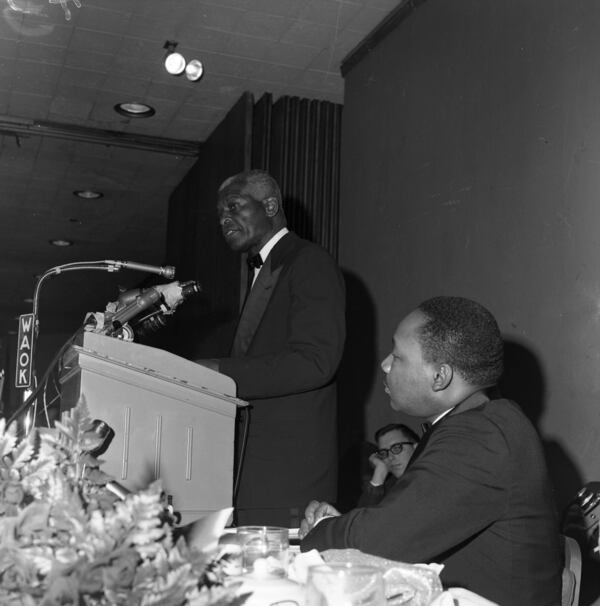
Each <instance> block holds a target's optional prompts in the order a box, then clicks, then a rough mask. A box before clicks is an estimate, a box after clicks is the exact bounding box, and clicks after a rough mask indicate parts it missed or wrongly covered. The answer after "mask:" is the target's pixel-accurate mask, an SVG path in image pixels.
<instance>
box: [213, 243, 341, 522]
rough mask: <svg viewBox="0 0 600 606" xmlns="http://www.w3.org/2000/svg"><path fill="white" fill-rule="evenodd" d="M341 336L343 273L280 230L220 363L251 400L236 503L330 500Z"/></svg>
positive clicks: (294, 506)
mask: <svg viewBox="0 0 600 606" xmlns="http://www.w3.org/2000/svg"><path fill="white" fill-rule="evenodd" d="M344 339H345V293H344V283H343V278H342V275H341V273H340V271H339V269H338V267H337V265H336V263H335V261H334V260H333V258H332V257H331V256H330V255H329V254H328V253H327V252H326V251H325V250H324V249H323V248H321V247H320V246H318V245H316V244H314V243H311V242H309V241H307V240H303V239H301V238H299V237H298V236H297V235H296V234H294V233H292V232H289V233H287V234H286V235H285V236H284V237H283V238H282V239H281V240H279V242H277V244H276V245H275V246H274V247H273V249H272V251H271V253H270V254H269V256H268V257H267V259H266V260H265V263H264V264H263V266H262V268H261V270H260V272H259V274H258V277H257V278H256V281H255V282H254V285H253V286H252V290H251V291H250V294H249V296H248V298H247V299H246V302H245V305H244V307H243V309H242V312H241V316H240V320H239V325H238V328H237V332H236V335H235V338H234V343H233V347H232V354H231V357H229V358H225V359H221V360H220V371H221V372H222V373H224V374H226V375H228V376H230V377H232V378H233V379H234V380H235V382H236V384H237V388H238V396H239V397H240V398H243V399H245V400H248V401H249V402H250V405H251V406H250V426H249V434H248V440H247V446H246V451H245V456H244V460H243V463H242V472H241V481H240V487H239V492H238V497H237V501H236V509H237V510H238V511H242V510H256V511H258V510H268V509H286V510H288V511H289V510H296V514H295V515H296V516H298V515H300V516H301V515H302V513H303V511H304V508H305V506H306V504H307V503H308V501H309V500H310V499H313V498H324V499H331V500H335V498H336V492H337V465H336V460H337V440H336V387H335V377H336V372H337V369H338V365H339V362H340V359H341V356H342V351H343V347H344ZM319 495H321V496H319ZM261 515H262V514H261ZM267 518H268V515H267ZM273 521H274V520H269V519H263V518H261V517H260V515H259V516H258V517H255V518H253V517H252V516H251V517H247V516H246V517H244V522H245V523H261V524H265V523H273ZM279 523H280V524H281V523H283V522H281V521H280V522H279ZM288 523H291V522H288ZM296 523H297V519H296Z"/></svg>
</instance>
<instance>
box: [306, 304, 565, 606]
mask: <svg viewBox="0 0 600 606" xmlns="http://www.w3.org/2000/svg"><path fill="white" fill-rule="evenodd" d="M381 367H382V369H383V372H384V373H385V379H384V384H385V390H386V393H388V394H389V396H390V400H391V406H392V408H394V409H395V410H399V411H402V412H404V413H407V414H409V415H412V416H416V417H421V418H425V419H427V420H428V421H429V422H430V423H431V429H429V431H428V432H427V433H426V434H425V435H424V436H423V437H422V438H421V441H420V443H419V445H418V446H417V448H416V449H415V452H414V454H413V456H412V458H411V460H410V462H409V463H408V468H407V470H406V472H405V473H404V474H403V475H402V476H401V477H400V478H398V480H397V481H396V483H395V485H394V487H393V488H392V489H391V491H390V492H389V493H388V494H386V496H385V497H384V498H383V500H382V501H381V502H380V503H379V504H378V505H377V506H374V507H365V508H357V509H354V510H352V511H350V512H349V513H347V514H345V515H340V513H339V512H338V511H336V510H335V509H334V508H333V507H331V506H330V505H329V504H327V503H322V502H317V501H313V502H311V503H310V505H309V507H308V508H307V510H306V513H305V519H304V520H303V522H302V525H301V536H302V537H303V540H302V544H301V548H302V550H308V549H311V548H316V549H320V550H323V549H328V548H357V549H360V550H362V551H364V552H366V553H370V554H374V555H378V556H382V557H386V558H391V559H394V560H401V561H405V562H412V563H418V562H438V563H441V564H444V569H443V571H442V573H441V578H442V581H443V582H444V584H445V585H447V586H461V587H465V588H467V589H469V590H471V591H474V592H475V593H477V594H480V595H482V596H483V597H485V598H487V599H489V600H492V601H494V602H496V603H498V604H501V605H502V606H527V605H531V606H533V605H535V606H557V605H558V604H560V601H561V572H562V561H561V560H562V558H561V550H560V547H559V531H558V526H557V519H556V514H555V508H554V504H553V496H552V490H551V488H550V484H549V480H548V475H547V471H546V465H545V462H544V455H543V451H542V446H541V443H540V440H539V437H538V435H537V433H536V431H535V429H534V428H533V426H532V425H531V424H530V422H529V421H528V419H527V418H526V417H525V416H524V414H523V413H522V412H521V410H520V409H519V408H518V406H517V405H516V404H515V403H514V402H511V401H509V400H504V399H500V398H495V397H494V396H493V395H492V393H493V392H495V390H494V389H492V388H494V386H495V385H496V382H497V381H498V379H499V377H500V375H501V373H502V367H503V343H502V338H501V335H500V330H499V328H498V325H497V323H496V321H495V319H494V318H493V316H492V315H491V313H490V312H489V311H488V310H487V309H485V308H484V307H482V306H481V305H479V304H478V303H475V302H474V301H470V300H468V299H463V298H459V297H436V298H434V299H429V300H428V301H425V302H424V303H422V304H421V305H420V306H419V307H418V308H417V309H416V310H415V311H413V312H412V313H410V314H409V315H408V316H407V317H406V318H404V319H403V320H402V321H401V322H400V324H399V325H398V328H397V329H396V332H395V334H394V339H393V350H392V352H391V353H390V355H389V356H388V357H387V358H385V360H384V361H383V362H382V364H381Z"/></svg>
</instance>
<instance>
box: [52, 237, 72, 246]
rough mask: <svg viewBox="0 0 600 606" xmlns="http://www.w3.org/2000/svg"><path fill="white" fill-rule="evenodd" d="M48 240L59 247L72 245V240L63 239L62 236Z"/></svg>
mask: <svg viewBox="0 0 600 606" xmlns="http://www.w3.org/2000/svg"><path fill="white" fill-rule="evenodd" d="M48 242H50V244H52V246H60V247H65V246H73V242H72V241H71V240H64V239H62V238H57V239H56V240H48Z"/></svg>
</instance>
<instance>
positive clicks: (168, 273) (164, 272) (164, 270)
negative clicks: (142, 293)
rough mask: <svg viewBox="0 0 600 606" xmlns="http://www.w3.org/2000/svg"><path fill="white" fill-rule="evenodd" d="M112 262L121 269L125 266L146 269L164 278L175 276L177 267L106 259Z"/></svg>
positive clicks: (138, 269) (137, 269) (136, 269)
mask: <svg viewBox="0 0 600 606" xmlns="http://www.w3.org/2000/svg"><path fill="white" fill-rule="evenodd" d="M106 263H111V264H112V265H115V266H116V267H118V268H119V269H121V268H122V267H124V268H125V269H133V270H135V271H145V272H147V273H150V274H158V275H159V276H163V277H164V278H169V279H171V278H174V277H175V267H173V265H165V266H164V267H158V266H157V265H146V264H145V263H136V262H135V261H106Z"/></svg>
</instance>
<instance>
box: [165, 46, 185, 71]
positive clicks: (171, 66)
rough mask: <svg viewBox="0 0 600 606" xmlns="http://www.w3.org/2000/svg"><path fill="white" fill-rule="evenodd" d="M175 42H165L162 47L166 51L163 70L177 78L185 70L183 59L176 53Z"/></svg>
mask: <svg viewBox="0 0 600 606" xmlns="http://www.w3.org/2000/svg"><path fill="white" fill-rule="evenodd" d="M177 44H178V43H177V42H173V41H171V40H167V41H166V42H165V44H164V46H163V48H164V49H166V50H167V56H166V57H165V69H166V70H167V71H168V72H169V73H170V74H172V75H173V76H178V75H179V74H182V73H183V70H184V69H185V59H184V57H183V55H181V54H180V53H176V52H175V49H176V48H177Z"/></svg>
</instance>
